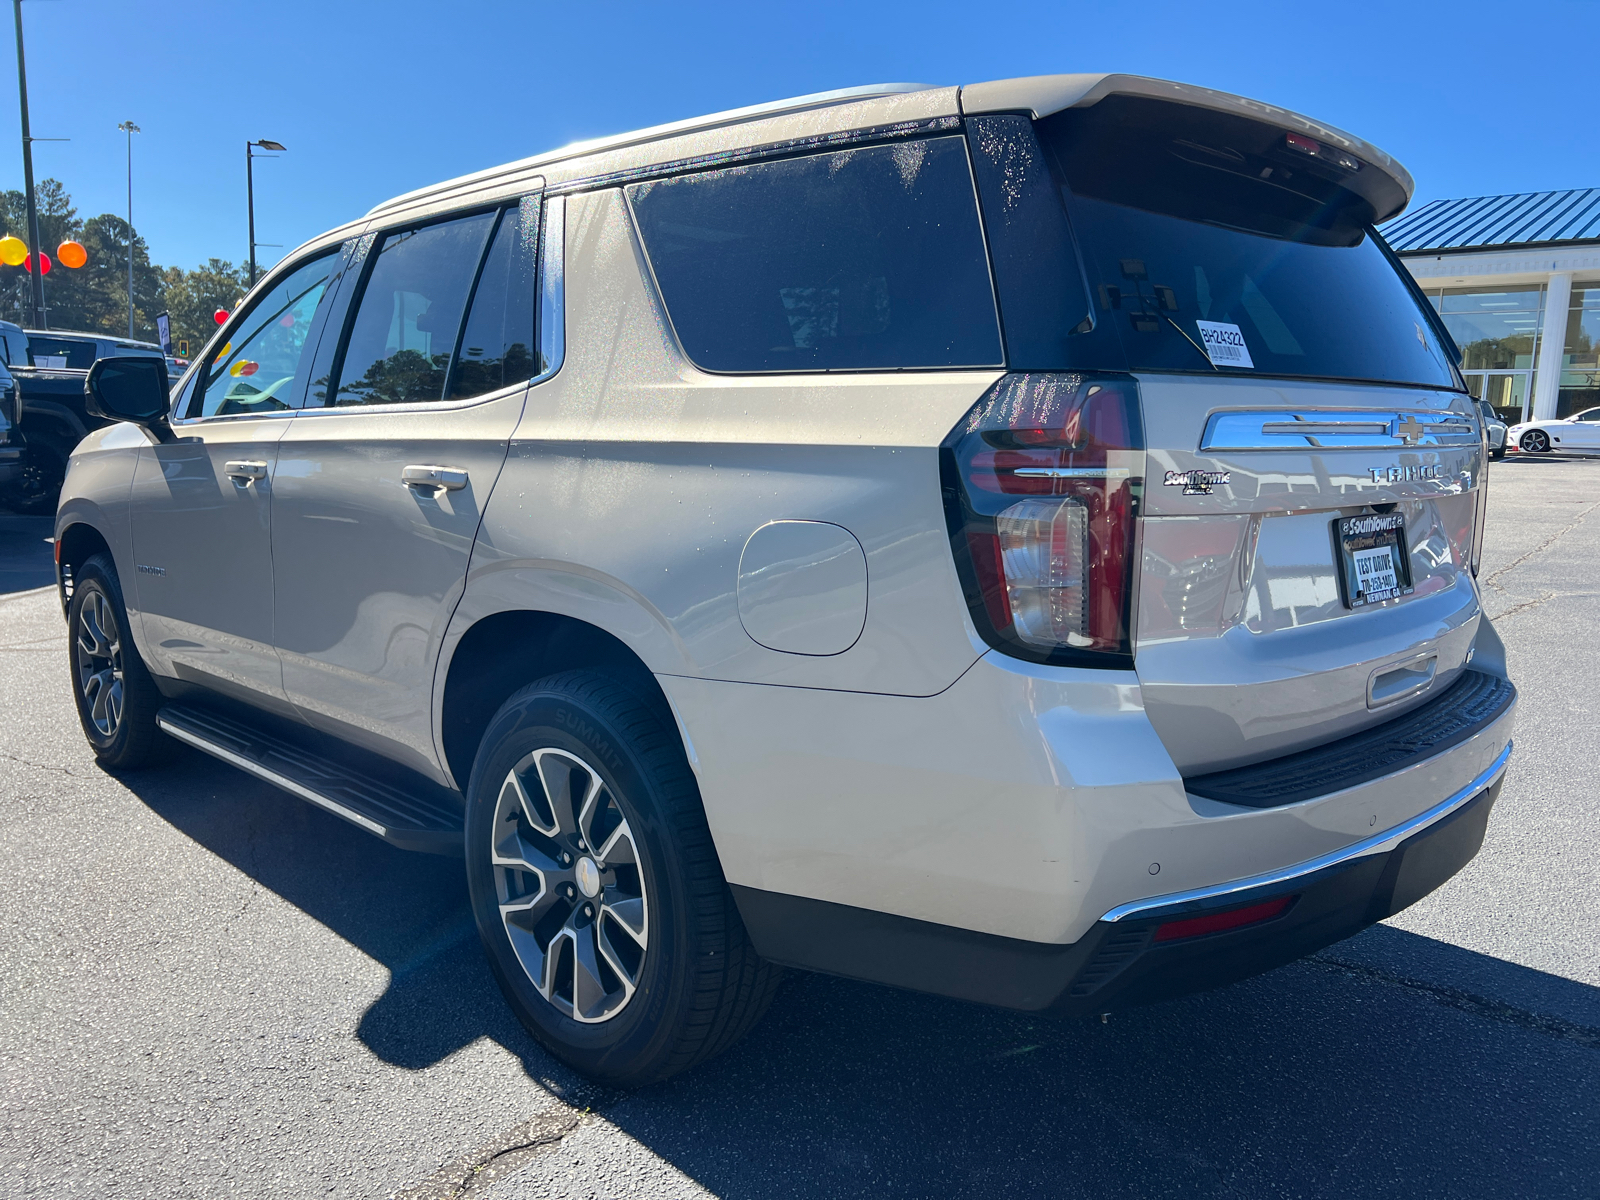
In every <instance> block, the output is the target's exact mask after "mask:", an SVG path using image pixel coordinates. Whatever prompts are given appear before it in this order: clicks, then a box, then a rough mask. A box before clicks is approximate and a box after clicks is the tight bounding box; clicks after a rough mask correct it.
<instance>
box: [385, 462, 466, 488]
mask: <svg viewBox="0 0 1600 1200" xmlns="http://www.w3.org/2000/svg"><path fill="white" fill-rule="evenodd" d="M400 482H401V483H403V484H405V485H406V486H407V487H409V488H429V489H432V490H436V491H445V492H454V491H458V490H459V489H461V488H464V487H466V486H467V472H466V470H465V469H464V468H462V467H431V466H410V467H407V468H405V470H403V471H401V472H400Z"/></svg>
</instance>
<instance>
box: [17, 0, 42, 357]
mask: <svg viewBox="0 0 1600 1200" xmlns="http://www.w3.org/2000/svg"><path fill="white" fill-rule="evenodd" d="M11 7H12V10H13V11H14V12H15V14H16V18H17V90H18V91H19V92H21V93H22V183H23V186H24V187H25V188H26V189H27V206H28V244H29V246H30V248H31V249H32V250H33V255H34V258H33V270H32V271H29V272H28V274H29V275H30V276H31V277H32V278H31V279H30V281H29V282H30V285H31V287H32V290H33V326H34V328H35V329H43V328H44V270H43V265H42V264H41V262H40V260H39V205H38V204H37V202H36V201H35V200H34V195H33V137H32V135H31V134H30V133H29V132H28V68H27V65H26V63H25V62H24V61H23V55H22V0H12V5H11Z"/></svg>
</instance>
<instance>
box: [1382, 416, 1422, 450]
mask: <svg viewBox="0 0 1600 1200" xmlns="http://www.w3.org/2000/svg"><path fill="white" fill-rule="evenodd" d="M1427 431H1428V427H1427V426H1426V425H1423V424H1421V423H1420V422H1418V420H1417V419H1416V418H1415V417H1414V416H1412V415H1411V414H1410V413H1407V414H1406V415H1405V416H1404V417H1402V418H1400V419H1399V420H1397V421H1394V422H1393V423H1392V424H1391V425H1390V426H1389V436H1390V437H1397V438H1399V439H1400V440H1401V441H1403V442H1405V444H1406V445H1408V446H1415V445H1416V444H1417V443H1418V442H1420V441H1421V440H1422V435H1423V434H1424V433H1426V432H1427Z"/></svg>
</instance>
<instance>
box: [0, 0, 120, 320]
mask: <svg viewBox="0 0 1600 1200" xmlns="http://www.w3.org/2000/svg"><path fill="white" fill-rule="evenodd" d="M17 3H18V4H20V3H22V0H17ZM117 128H118V129H120V130H121V131H122V132H123V133H125V134H127V135H128V340H129V341H130V342H131V341H133V135H134V134H136V133H139V132H140V129H139V127H138V126H137V125H135V124H134V123H133V122H132V121H123V122H122V123H121V124H119V125H118V126H117Z"/></svg>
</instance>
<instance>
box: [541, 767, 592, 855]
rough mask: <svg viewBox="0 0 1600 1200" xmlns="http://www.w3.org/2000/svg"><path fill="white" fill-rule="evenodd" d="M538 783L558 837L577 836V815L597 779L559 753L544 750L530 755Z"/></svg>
mask: <svg viewBox="0 0 1600 1200" xmlns="http://www.w3.org/2000/svg"><path fill="white" fill-rule="evenodd" d="M534 765H535V766H536V767H537V769H538V773H539V782H540V783H541V784H542V785H543V787H544V794H545V798H546V799H547V800H549V802H550V813H551V815H552V816H553V817H554V818H555V824H556V828H557V830H559V831H560V832H561V833H566V834H575V833H578V832H579V828H578V814H579V813H580V812H582V811H583V805H584V802H585V801H586V800H587V799H588V798H589V793H590V791H591V790H593V788H594V786H595V784H596V783H598V778H597V776H596V775H595V773H594V772H593V771H591V770H590V769H589V768H588V767H587V766H585V765H584V764H583V763H581V762H579V761H578V760H577V759H575V758H573V757H572V756H571V755H570V754H567V753H565V752H564V751H561V750H546V751H543V752H542V753H539V754H536V755H534ZM552 836H554V835H552Z"/></svg>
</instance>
